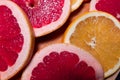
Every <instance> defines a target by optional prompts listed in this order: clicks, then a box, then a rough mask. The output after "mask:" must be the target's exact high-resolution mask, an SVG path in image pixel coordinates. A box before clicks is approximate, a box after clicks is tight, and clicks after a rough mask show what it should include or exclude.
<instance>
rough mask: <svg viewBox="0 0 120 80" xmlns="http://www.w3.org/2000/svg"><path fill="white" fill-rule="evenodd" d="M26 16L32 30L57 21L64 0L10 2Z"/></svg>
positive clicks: (21, 0) (20, 0)
mask: <svg viewBox="0 0 120 80" xmlns="http://www.w3.org/2000/svg"><path fill="white" fill-rule="evenodd" d="M12 1H14V2H15V3H17V4H18V5H19V6H20V7H21V8H22V9H23V10H24V11H25V12H26V13H27V15H28V17H29V19H30V21H31V24H32V26H33V27H34V28H40V27H43V26H46V25H48V24H50V23H52V22H55V21H57V20H58V19H59V18H60V16H61V14H62V8H63V6H64V0H26V1H25V0H19V1H18V0H12Z"/></svg>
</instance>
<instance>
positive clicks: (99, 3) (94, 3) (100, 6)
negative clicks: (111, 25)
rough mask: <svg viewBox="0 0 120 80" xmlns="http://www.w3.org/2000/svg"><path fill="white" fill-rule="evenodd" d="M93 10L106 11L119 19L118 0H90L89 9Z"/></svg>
mask: <svg viewBox="0 0 120 80" xmlns="http://www.w3.org/2000/svg"><path fill="white" fill-rule="evenodd" d="M93 10H99V11H104V12H108V13H110V14H112V15H113V16H115V17H116V18H117V19H118V20H119V21H120V0H91V2H90V11H93Z"/></svg>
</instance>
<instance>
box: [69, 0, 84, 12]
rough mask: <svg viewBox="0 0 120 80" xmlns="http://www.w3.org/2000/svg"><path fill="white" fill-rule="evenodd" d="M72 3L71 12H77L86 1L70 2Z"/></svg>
mask: <svg viewBox="0 0 120 80" xmlns="http://www.w3.org/2000/svg"><path fill="white" fill-rule="evenodd" d="M70 1H71V11H72V12H73V11H75V10H76V9H78V8H79V7H80V5H81V4H82V2H83V1H84V0H70Z"/></svg>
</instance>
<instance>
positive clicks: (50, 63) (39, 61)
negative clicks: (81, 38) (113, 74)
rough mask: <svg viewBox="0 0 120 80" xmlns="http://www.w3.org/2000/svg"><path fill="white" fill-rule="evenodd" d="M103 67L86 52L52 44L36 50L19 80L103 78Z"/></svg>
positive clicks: (90, 79) (96, 79) (65, 45)
mask: <svg viewBox="0 0 120 80" xmlns="http://www.w3.org/2000/svg"><path fill="white" fill-rule="evenodd" d="M103 75H104V74H103V69H102V67H101V65H100V63H98V61H97V60H96V59H95V58H94V57H93V56H92V55H90V54H88V52H86V51H83V50H82V49H79V48H77V47H75V46H73V45H68V44H52V45H49V46H47V47H45V48H43V49H42V50H40V51H38V52H37V53H36V54H35V56H34V57H33V59H32V61H31V63H30V64H29V65H28V67H27V68H26V70H25V71H24V72H23V74H22V78H21V80H103Z"/></svg>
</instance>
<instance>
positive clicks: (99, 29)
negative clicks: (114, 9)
mask: <svg viewBox="0 0 120 80" xmlns="http://www.w3.org/2000/svg"><path fill="white" fill-rule="evenodd" d="M63 41H64V42H65V43H70V44H73V45H76V46H78V47H80V48H82V49H84V50H86V51H88V52H89V53H91V54H92V55H93V56H94V57H95V58H96V59H97V60H98V61H99V62H100V63H101V64H102V66H103V69H104V71H105V77H108V76H110V75H112V74H113V73H115V72H116V71H117V70H118V69H119V67H120V23H119V21H118V20H116V18H114V17H113V16H111V15H110V14H108V13H105V12H100V11H95V12H89V13H87V14H84V15H83V16H80V17H78V18H77V19H76V20H75V21H73V22H72V23H71V24H70V26H69V27H68V29H67V30H66V32H65V34H64V38H63Z"/></svg>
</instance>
